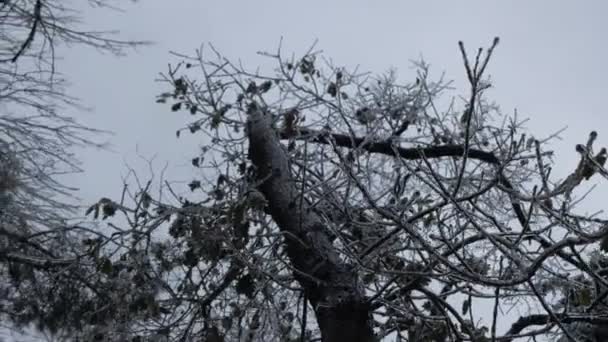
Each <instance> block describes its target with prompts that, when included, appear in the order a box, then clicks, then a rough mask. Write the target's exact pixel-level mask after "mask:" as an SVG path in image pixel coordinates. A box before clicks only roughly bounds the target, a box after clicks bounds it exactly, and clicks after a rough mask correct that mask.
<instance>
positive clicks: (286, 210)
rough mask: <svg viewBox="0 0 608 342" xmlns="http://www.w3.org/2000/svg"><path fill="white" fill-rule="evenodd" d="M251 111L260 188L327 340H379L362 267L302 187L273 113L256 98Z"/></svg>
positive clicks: (250, 132) (250, 135) (252, 157)
mask: <svg viewBox="0 0 608 342" xmlns="http://www.w3.org/2000/svg"><path fill="white" fill-rule="evenodd" d="M247 114H248V121H247V134H248V138H249V159H250V160H251V161H252V163H253V165H255V167H256V171H257V175H258V178H259V179H260V180H265V181H264V182H263V183H262V184H261V185H260V186H259V190H260V191H261V192H262V193H263V194H264V196H265V197H266V200H267V201H268V209H269V212H270V215H271V216H272V218H273V220H274V221H275V222H276V224H277V225H278V226H279V229H280V230H281V232H283V235H284V237H285V242H286V247H287V253H288V257H289V259H290V262H291V264H292V266H293V267H294V269H295V270H296V271H294V276H295V278H296V280H297V281H298V282H299V283H300V285H301V286H302V288H303V289H304V291H305V292H306V295H307V298H308V299H309V301H310V304H311V305H312V307H313V308H314V310H315V314H316V318H317V323H318V325H319V328H320V329H321V335H322V338H323V341H324V342H334V341H354V342H372V341H375V337H374V333H373V329H372V318H371V308H370V305H369V304H368V302H367V300H366V297H365V295H364V290H363V288H362V286H361V285H360V282H359V278H358V276H357V273H356V272H355V271H354V269H353V267H352V266H351V265H348V264H345V263H344V262H342V261H341V260H340V258H339V256H338V253H337V252H336V251H335V249H334V247H333V245H332V243H331V242H330V240H329V236H328V234H327V229H325V227H324V226H323V224H322V223H321V220H320V218H319V217H318V216H317V215H316V214H315V213H314V212H313V211H311V210H309V208H308V206H307V205H306V203H305V202H304V201H303V199H302V197H301V194H300V193H298V190H297V188H296V187H295V185H294V182H293V180H292V178H291V174H290V168H289V161H288V157H287V155H286V154H285V150H284V148H283V147H282V145H281V144H280V141H279V138H278V135H277V132H276V131H275V130H274V129H273V128H272V125H271V115H270V113H267V112H265V111H264V110H263V109H261V108H259V107H258V106H257V105H256V104H255V103H253V104H251V105H250V106H249V108H248V109H247Z"/></svg>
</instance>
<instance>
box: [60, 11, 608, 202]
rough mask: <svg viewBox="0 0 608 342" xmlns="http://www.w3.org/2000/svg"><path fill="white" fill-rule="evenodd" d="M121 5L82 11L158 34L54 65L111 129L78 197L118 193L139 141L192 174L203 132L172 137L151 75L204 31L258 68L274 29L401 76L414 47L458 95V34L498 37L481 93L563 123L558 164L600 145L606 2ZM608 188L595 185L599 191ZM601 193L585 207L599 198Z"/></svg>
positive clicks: (535, 121)
mask: <svg viewBox="0 0 608 342" xmlns="http://www.w3.org/2000/svg"><path fill="white" fill-rule="evenodd" d="M75 3H83V4H84V1H81V0H78V1H75ZM122 6H123V9H124V10H125V11H124V12H123V13H117V12H111V11H99V10H97V9H88V10H86V15H85V20H84V22H85V23H86V26H87V27H89V28H95V29H119V30H120V31H121V36H120V37H121V38H123V39H140V40H151V41H154V42H155V43H156V44H155V45H153V46H150V47H145V48H141V49H139V50H138V51H136V52H134V53H131V54H129V56H127V57H123V58H115V57H113V56H110V55H100V54H99V53H98V52H97V51H94V50H90V49H89V50H87V49H83V48H81V47H76V48H73V49H67V48H62V49H60V51H59V54H60V55H62V56H63V57H64V60H63V61H61V62H60V64H59V70H60V71H62V72H63V73H64V74H65V75H66V76H67V78H68V79H69V80H71V82H72V84H73V87H72V88H71V90H70V93H71V94H72V95H74V96H77V97H79V98H80V99H82V101H83V103H84V104H86V105H87V106H89V107H91V109H92V111H91V112H90V113H85V114H83V113H78V112H73V114H74V115H75V116H77V117H78V118H80V119H81V120H82V121H83V122H85V123H87V124H88V125H90V126H93V127H95V128H99V129H106V130H110V131H113V132H114V133H115V135H114V136H112V137H108V140H109V141H110V142H111V143H112V148H113V150H114V152H108V151H87V152H86V153H83V154H82V155H81V158H82V160H83V161H84V167H85V171H86V172H85V173H84V174H82V175H79V176H77V177H73V178H71V179H70V182H73V183H72V185H75V186H77V187H79V188H80V192H79V194H80V196H81V197H82V198H83V199H85V201H89V202H93V201H96V200H98V199H99V198H100V197H102V196H108V197H114V198H117V197H118V196H119V194H120V191H121V184H122V181H121V175H125V174H126V172H127V169H126V163H129V164H131V165H132V166H135V167H136V169H137V170H138V171H140V172H141V173H142V174H143V175H144V176H145V175H146V174H145V172H146V167H145V163H143V162H142V161H141V160H139V161H138V160H137V157H136V155H137V151H139V154H141V155H143V156H145V157H148V158H150V157H153V156H155V165H156V166H157V168H161V167H162V166H163V165H164V164H165V163H169V168H168V171H167V176H168V178H170V179H182V180H184V181H188V180H189V179H190V178H191V177H192V176H193V175H194V172H195V171H194V170H193V169H192V167H191V165H190V159H191V158H192V157H193V156H194V155H195V154H196V153H197V146H198V145H199V144H202V143H203V142H202V141H197V139H199V137H198V136H194V137H190V136H189V135H184V137H185V138H180V139H179V140H178V139H176V137H175V131H176V129H178V128H180V127H182V126H183V125H184V124H186V123H187V120H188V117H187V115H185V114H183V113H172V112H170V111H169V108H168V106H166V105H165V106H163V105H158V104H156V103H155V102H154V100H155V95H157V94H159V93H160V92H161V91H163V90H166V89H165V88H164V87H163V86H162V85H160V84H158V83H155V81H154V80H155V78H157V76H158V73H159V72H164V71H166V69H167V63H168V62H176V61H178V60H177V59H175V58H173V57H171V56H170V55H169V51H170V50H172V51H177V52H183V53H193V52H194V50H195V49H196V48H198V47H199V46H200V44H201V43H209V42H210V43H213V44H214V45H215V47H217V48H218V49H219V50H220V51H221V52H223V53H224V54H225V56H226V57H228V58H231V59H241V60H242V61H243V62H244V64H245V65H247V66H249V67H252V68H253V67H255V66H257V65H258V64H259V62H260V58H259V57H258V56H256V52H257V51H259V50H273V49H275V48H276V47H277V45H278V43H279V40H280V38H281V37H283V39H284V44H283V46H284V51H285V52H295V53H296V54H301V53H302V52H304V51H305V50H306V49H307V48H309V47H310V45H311V44H312V43H313V42H314V41H315V40H316V39H318V41H319V43H318V45H317V46H318V48H320V49H322V50H323V51H324V52H325V56H326V57H329V58H331V59H332V60H333V61H334V63H335V64H336V65H346V66H355V65H360V67H361V69H362V70H368V71H373V72H383V71H386V70H387V69H388V68H391V67H394V68H397V69H399V70H400V76H401V77H402V78H403V79H406V78H407V77H408V75H412V70H411V69H410V66H411V64H410V62H409V61H410V60H413V59H418V58H419V57H420V56H423V57H424V59H425V60H426V61H427V62H429V63H430V64H431V66H432V70H433V71H434V73H435V75H437V76H438V75H439V74H440V73H441V72H445V73H446V77H447V78H448V79H452V80H454V81H455V82H456V83H455V85H456V86H457V87H458V89H457V91H455V92H454V93H453V95H462V94H466V87H465V85H466V84H465V82H464V80H465V73H464V68H463V66H462V60H461V57H460V53H459V51H458V45H457V42H458V41H459V40H463V41H464V42H465V44H466V46H467V47H468V48H469V49H470V51H474V49H476V48H477V47H479V46H483V47H487V46H489V44H490V43H491V41H492V39H493V37H494V36H499V37H500V38H501V43H500V45H499V47H498V49H497V50H496V53H495V55H494V58H493V60H492V61H491V63H490V65H489V69H488V70H489V73H490V74H491V76H492V79H493V85H494V87H495V88H494V89H492V90H491V91H489V92H488V93H487V94H488V96H489V97H490V98H491V99H494V100H496V101H497V103H498V104H500V105H501V107H502V110H503V111H504V112H505V113H510V112H513V110H514V109H516V108H517V110H518V112H519V113H520V115H521V116H524V117H529V118H530V123H529V128H530V130H531V131H532V132H533V133H534V134H535V135H536V136H537V137H544V136H546V135H548V134H550V133H552V132H554V131H557V130H559V129H561V128H563V127H565V126H568V130H567V131H566V132H565V133H564V134H563V135H562V136H563V138H564V140H563V141H562V142H556V143H555V145H554V147H555V149H556V150H557V154H558V158H557V161H558V165H557V166H556V173H558V174H561V175H565V174H567V173H569V172H571V170H572V169H573V168H574V167H575V164H576V153H575V151H574V147H573V146H574V145H575V144H576V143H579V142H584V141H585V140H586V137H587V135H588V133H589V131H590V130H592V129H596V130H598V132H599V140H598V143H599V144H602V145H608V130H604V129H603V128H604V127H606V126H608V125H606V122H607V121H608V120H607V119H606V113H605V110H606V103H605V102H606V99H607V94H606V90H607V86H606V79H608V69H607V66H606V61H608V48H607V47H606V37H605V36H606V33H608V21H606V20H605V18H606V16H607V14H608V13H607V10H608V3H607V2H605V1H599V0H598V1H584V2H582V1H580V2H575V1H568V2H566V1H555V0H553V1H548V0H545V1H538V0H537V1H482V0H478V1H416V2H414V1H356V0H348V1H346V0H342V1H336V0H332V1H318V0H314V1H313V0H309V1H300V2H296V1H285V0H282V1H281V0H273V1H266V0H260V1H228V0H223V1H201V0H198V1H195V0H179V1H176V0H174V1H166V0H165V1H160V0H141V1H139V2H138V3H135V4H131V3H130V2H126V1H125V2H124V4H123V5H122ZM412 77H413V76H412ZM596 182H597V180H596ZM607 186H608V184H605V183H604V184H599V185H598V187H599V189H598V191H596V195H595V197H596V198H601V197H602V196H601V192H603V189H604V188H606V187H607ZM597 203H598V204H597V205H590V206H589V210H596V209H602V202H601V201H598V202H597Z"/></svg>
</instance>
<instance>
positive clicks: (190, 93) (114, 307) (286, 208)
mask: <svg viewBox="0 0 608 342" xmlns="http://www.w3.org/2000/svg"><path fill="white" fill-rule="evenodd" d="M497 45H498V38H496V39H495V40H494V41H493V43H492V45H491V46H490V47H489V48H487V49H479V50H477V51H476V52H475V54H473V55H470V54H469V53H468V52H467V50H466V49H465V47H464V44H462V43H460V44H459V48H460V53H461V54H462V59H463V62H464V71H465V72H464V73H463V74H464V75H465V77H466V79H467V80H468V83H469V90H468V93H466V94H464V96H462V97H453V96H454V94H453V93H451V92H452V89H451V87H450V85H451V84H450V82H449V81H447V80H444V79H441V78H440V79H438V80H433V79H431V77H430V76H429V75H430V72H429V67H428V65H427V64H426V63H424V62H423V61H420V62H418V63H415V67H416V76H415V77H412V79H411V80H410V81H402V80H400V79H399V77H398V75H397V73H396V72H395V71H389V72H386V73H381V74H379V75H375V74H371V73H360V72H359V71H358V70H349V69H348V68H345V67H342V66H339V65H335V64H332V63H330V62H328V61H327V60H326V59H325V58H323V56H322V55H321V54H320V53H318V52H317V51H316V50H314V48H311V49H310V50H309V51H308V52H307V53H305V54H304V55H303V56H298V57H295V56H293V57H286V56H284V53H283V51H282V50H281V48H280V47H279V49H277V51H275V52H268V53H263V54H262V55H263V56H265V57H266V58H269V59H270V60H272V61H273V62H274V69H272V70H266V71H263V70H258V69H255V71H250V70H249V69H247V68H245V67H243V66H242V65H241V63H235V62H232V61H231V60H229V59H227V58H226V57H224V56H223V55H222V54H221V53H220V52H218V51H216V50H215V49H213V47H211V46H209V47H205V48H204V49H203V48H202V49H200V50H198V51H197V52H196V54H195V55H194V56H188V55H174V56H173V58H175V59H177V62H176V63H174V64H172V65H171V66H170V67H169V70H167V71H166V72H165V73H164V74H163V80H162V81H163V82H164V83H165V84H166V86H167V90H166V92H164V93H162V94H159V96H158V97H157V100H156V101H157V102H158V103H160V104H161V105H166V106H167V108H168V110H170V111H172V112H180V113H185V114H186V115H187V117H188V118H189V119H188V122H187V124H186V125H185V126H184V128H183V129H180V130H178V131H177V132H176V134H175V135H176V138H179V137H180V136H181V135H182V134H197V135H198V136H200V137H201V144H202V146H201V148H200V151H199V152H198V153H196V154H195V155H193V157H192V159H191V164H192V166H193V168H194V169H196V170H197V172H196V173H195V175H194V177H193V180H192V181H191V182H190V183H189V184H188V185H187V187H186V189H184V187H181V188H180V185H175V184H172V183H171V182H169V181H167V179H166V178H162V177H161V178H160V179H159V178H154V177H152V178H150V179H141V178H140V177H139V176H138V175H134V176H133V178H132V182H130V183H129V182H127V183H125V186H124V191H123V195H122V196H121V198H102V199H101V200H100V201H99V202H97V203H94V204H93V205H91V206H90V207H88V210H87V211H86V214H87V215H90V216H89V217H91V219H93V220H101V221H103V222H107V225H106V227H105V228H104V229H95V228H94V226H92V225H90V224H79V225H67V224H66V225H63V226H62V228H61V229H59V228H56V229H53V230H51V231H50V232H52V234H51V233H49V231H48V230H47V231H44V233H41V232H38V231H28V230H25V229H21V230H18V231H9V230H7V229H4V230H3V231H2V237H3V239H4V240H2V241H10V242H11V244H10V245H9V244H8V243H6V244H4V245H3V246H2V249H0V260H1V264H0V265H1V269H2V272H3V274H6V275H7V276H8V277H7V279H8V281H7V282H5V283H3V284H2V288H1V289H0V290H2V293H3V296H2V314H3V315H4V316H5V317H6V318H8V319H10V320H11V321H13V322H15V323H18V324H29V323H36V324H37V325H38V328H39V329H42V330H46V331H50V332H53V333H56V334H59V333H60V334H64V336H69V337H70V338H81V339H84V340H111V341H114V340H127V341H129V340H130V341H143V340H147V339H149V340H157V341H165V340H171V341H233V340H235V341H236V340H245V341H262V340H263V341H327V342H333V341H380V340H397V341H410V342H411V341H416V342H418V341H532V340H534V339H537V338H538V339H541V338H544V339H545V340H552V341H584V340H594V341H603V340H605V339H606V336H607V335H608V332H607V331H606V330H607V329H606V326H607V323H608V316H606V311H607V310H606V296H607V295H608V287H607V286H606V285H608V284H607V283H606V280H607V276H606V267H607V266H608V257H607V256H606V254H605V252H606V251H608V238H607V236H608V233H607V231H606V229H607V227H606V223H607V221H606V220H605V219H603V218H602V217H601V216H600V215H588V214H584V213H581V212H584V199H585V196H584V194H581V193H580V191H579V190H580V189H581V184H584V182H587V181H590V180H596V179H601V177H604V178H605V177H606V175H608V173H607V172H606V170H605V169H604V163H605V160H606V150H605V149H604V148H598V146H596V140H598V132H595V131H593V132H591V133H590V134H589V136H588V137H584V139H583V141H581V144H578V145H576V148H575V150H576V152H577V153H579V155H580V162H579V164H578V165H574V166H568V165H555V163H554V161H553V152H552V151H551V150H550V142H551V139H553V138H555V137H556V135H553V136H549V137H546V138H541V137H537V136H535V135H533V134H532V133H530V132H528V131H527V130H526V127H525V126H524V120H523V119H522V118H519V117H518V116H517V115H516V113H515V114H513V115H508V114H506V113H504V112H503V111H502V110H501V109H500V107H499V106H498V105H496V104H495V103H493V102H492V101H491V100H488V99H487V98H486V95H485V91H486V90H487V89H489V88H491V87H492V83H491V82H490V80H489V78H488V77H487V74H488V71H487V70H488V68H489V67H490V60H491V57H492V55H493V53H495V51H494V50H495V48H496V47H497ZM451 96H452V97H451ZM446 97H447V99H446ZM171 134H172V133H171ZM10 162H11V163H18V162H19V160H18V159H14V160H13V159H11V160H10ZM2 165H5V164H4V163H3V164H2ZM6 165H8V164H6ZM556 166H559V167H562V168H571V172H570V174H569V176H568V177H567V178H565V179H563V180H559V179H555V177H552V175H551V170H552V168H554V167H556ZM10 170H13V168H4V169H3V171H2V173H0V175H1V177H2V182H0V185H1V186H3V187H4V188H6V189H9V188H10V187H11V184H12V183H11V182H12V179H13V176H12V173H11V172H9V171H10ZM159 174H162V173H159ZM5 184H7V185H5ZM51 252H52V253H51ZM513 308H515V309H516V310H514V311H515V312H516V313H513V312H512V311H511V309H513Z"/></svg>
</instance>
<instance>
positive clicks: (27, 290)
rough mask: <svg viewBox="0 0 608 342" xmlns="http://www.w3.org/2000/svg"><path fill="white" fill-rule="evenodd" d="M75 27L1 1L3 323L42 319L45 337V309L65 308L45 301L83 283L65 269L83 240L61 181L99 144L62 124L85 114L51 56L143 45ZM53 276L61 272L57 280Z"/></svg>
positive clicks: (70, 18) (65, 8)
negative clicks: (74, 49)
mask: <svg viewBox="0 0 608 342" xmlns="http://www.w3.org/2000/svg"><path fill="white" fill-rule="evenodd" d="M88 4H89V5H91V6H95V7H110V6H111V5H112V2H111V1H106V0H89V1H88ZM85 5H86V4H85ZM80 19H81V17H80V13H79V12H78V11H77V10H76V9H75V8H73V7H71V6H70V4H69V3H67V2H65V1H53V0H6V1H1V2H0V42H1V44H0V105H1V106H2V113H1V114H0V272H1V273H2V277H1V278H2V279H3V280H2V281H0V293H2V296H0V298H1V300H2V301H1V302H0V303H1V305H0V308H1V309H0V315H2V316H3V317H2V319H3V320H4V319H5V318H7V316H8V318H10V319H11V320H12V321H13V322H16V323H18V324H21V323H22V324H27V323H29V322H31V321H33V320H36V319H39V320H40V322H39V323H40V324H39V327H41V328H50V329H51V330H55V329H57V328H58V327H57V326H56V324H55V323H54V322H53V318H52V317H51V318H49V317H45V314H44V313H45V311H47V310H50V309H47V308H45V307H46V306H49V305H51V306H53V305H54V306H55V307H53V309H52V310H55V311H57V310H62V309H61V308H58V307H57V306H61V305H64V304H65V303H63V302H61V300H62V299H61V298H60V299H57V298H53V297H55V295H56V294H53V293H52V292H53V291H55V290H57V291H59V293H61V291H69V288H70V286H71V285H70V283H72V282H73V279H81V281H84V280H85V278H86V276H85V275H84V274H78V272H77V271H79V268H80V266H78V265H74V266H72V265H73V259H74V258H75V257H76V255H77V253H75V252H74V248H73V247H71V246H74V245H79V244H80V241H79V240H77V243H74V236H73V235H74V233H75V231H74V229H75V227H71V226H70V225H69V224H68V221H69V220H70V219H72V218H73V217H74V216H75V214H76V212H75V210H76V209H77V208H79V207H80V206H79V205H78V204H75V198H74V192H73V190H74V189H72V188H70V186H69V184H66V183H64V182H62V181H61V179H60V177H61V176H62V175H65V174H70V173H73V172H80V171H82V170H81V169H80V164H79V161H78V160H77V158H76V157H75V156H74V150H73V148H74V147H78V146H80V147H89V148H96V147H101V146H102V145H101V144H99V143H97V142H96V140H97V139H98V138H99V136H98V134H99V133H101V131H99V130H95V129H92V128H89V127H86V126H84V125H82V124H80V123H79V122H78V120H76V119H75V118H72V117H69V116H66V115H64V110H65V109H66V108H70V107H71V108H74V107H75V108H79V109H83V108H82V106H81V104H80V103H79V101H78V100H77V99H76V98H74V97H72V96H71V95H70V93H69V89H68V88H67V87H66V83H65V79H64V78H63V76H62V75H61V73H60V72H59V71H58V70H57V69H56V65H55V59H56V56H57V54H58V47H61V46H62V45H74V46H83V47H84V46H88V47H91V48H95V49H99V50H101V51H106V52H111V53H114V54H121V53H124V52H125V51H126V49H127V48H134V47H136V46H140V45H143V44H145V42H137V41H121V40H116V39H115V38H114V35H113V33H112V32H99V31H87V30H85V29H84V28H82V25H81V24H80ZM58 267H64V268H66V267H67V268H68V271H64V272H59V273H54V272H57V269H58ZM39 270H47V272H38V271H39ZM72 272H73V273H72ZM43 294H45V296H43ZM49 296H50V297H49ZM51 298H53V299H52V301H51ZM41 303H42V304H41ZM62 303H63V304H62ZM52 310H51V311H52ZM46 313H47V314H48V311H47V312H46Z"/></svg>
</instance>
